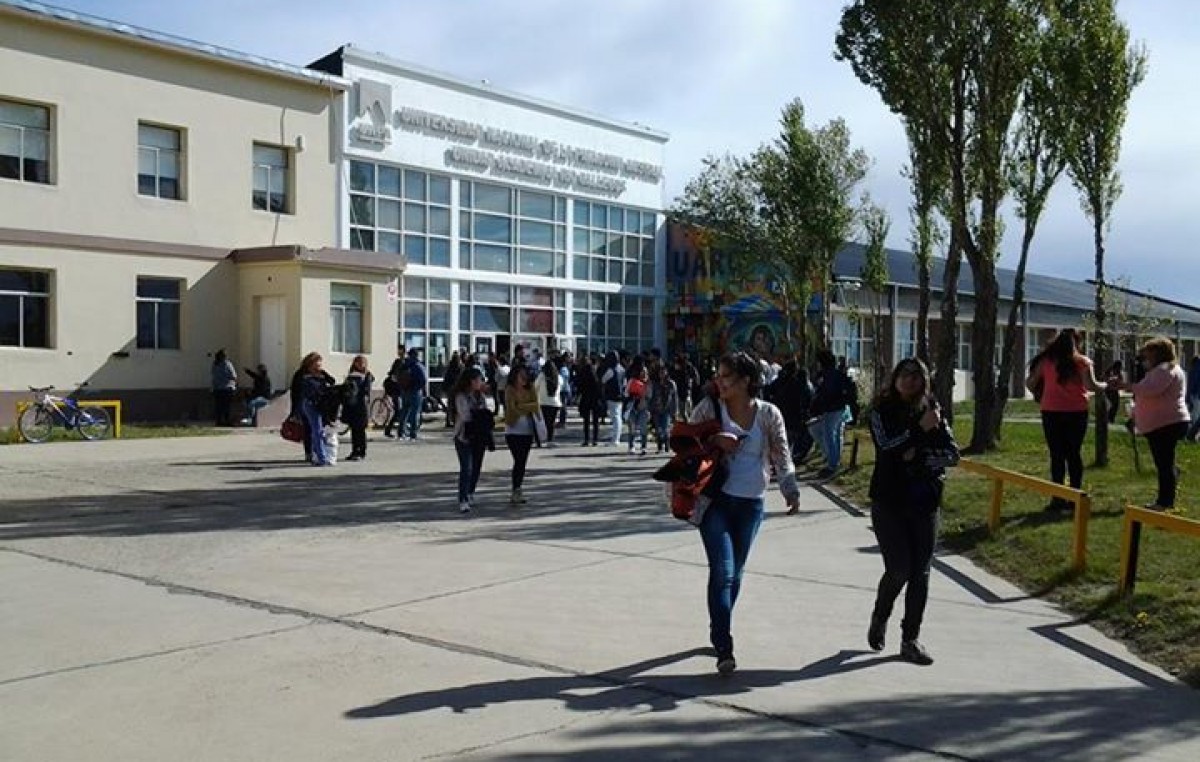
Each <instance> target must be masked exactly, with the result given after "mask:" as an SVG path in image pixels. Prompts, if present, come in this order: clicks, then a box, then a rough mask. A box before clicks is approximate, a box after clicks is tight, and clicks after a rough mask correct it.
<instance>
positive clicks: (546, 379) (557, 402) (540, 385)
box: [533, 360, 563, 445]
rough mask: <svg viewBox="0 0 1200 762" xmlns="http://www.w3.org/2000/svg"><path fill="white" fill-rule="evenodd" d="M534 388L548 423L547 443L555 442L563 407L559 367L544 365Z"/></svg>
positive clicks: (547, 361) (550, 362) (550, 364)
mask: <svg viewBox="0 0 1200 762" xmlns="http://www.w3.org/2000/svg"><path fill="white" fill-rule="evenodd" d="M533 386H534V388H535V389H537V395H538V404H539V405H540V406H541V408H542V419H543V420H545V421H546V441H545V442H544V443H543V444H547V445H548V444H550V443H552V442H553V441H554V424H555V423H556V422H557V421H558V411H559V409H560V408H561V407H562V404H563V401H562V377H561V376H560V375H559V374H558V366H556V365H555V364H554V363H553V362H552V361H550V360H546V361H545V362H544V363H542V372H541V373H538V375H537V380H536V381H534V383H533Z"/></svg>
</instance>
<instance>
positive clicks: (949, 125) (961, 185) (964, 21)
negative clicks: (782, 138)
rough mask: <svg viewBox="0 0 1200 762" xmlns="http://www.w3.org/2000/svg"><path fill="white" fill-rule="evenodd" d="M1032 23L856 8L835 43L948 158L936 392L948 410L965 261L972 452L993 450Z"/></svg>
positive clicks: (922, 0) (1011, 8)
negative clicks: (1008, 243)
mask: <svg viewBox="0 0 1200 762" xmlns="http://www.w3.org/2000/svg"><path fill="white" fill-rule="evenodd" d="M1035 19H1036V16H1035V14H1034V12H1033V9H1032V6H1031V5H1030V4H1029V3H1028V2H1026V1H1025V0H943V1H942V2H934V1H933V0H910V1H908V2H904V3H897V2H891V1H890V0H857V2H855V3H853V4H852V5H850V6H848V7H847V8H846V10H845V11H844V12H843V16H842V26H841V29H840V31H839V34H838V38H837V48H838V54H839V56H840V57H842V58H844V59H846V60H848V61H850V63H851V66H852V67H853V68H854V70H855V73H856V74H857V75H858V77H859V79H860V80H862V81H863V82H864V83H866V84H868V85H871V86H872V87H874V88H875V89H876V90H878V91H879V92H880V95H881V96H882V97H883V100H884V102H885V103H886V104H888V106H889V107H891V108H892V110H893V111H895V112H896V113H898V114H900V116H901V117H902V118H904V119H905V120H906V122H910V123H912V124H914V125H921V126H923V127H924V128H925V129H927V130H928V131H929V134H930V135H931V136H932V141H931V143H932V145H931V150H933V151H944V152H945V156H946V166H947V167H948V170H949V177H950V182H949V200H948V212H949V213H948V217H949V221H950V248H949V251H948V253H947V266H946V278H945V284H944V288H945V290H944V292H943V301H942V324H943V332H942V333H943V335H942V340H941V342H939V347H938V352H937V363H936V365H937V377H936V380H935V390H936V392H937V393H938V396H939V398H940V399H941V401H942V403H943V405H946V406H947V407H948V403H949V401H950V399H949V398H950V396H951V395H952V391H953V369H954V365H955V358H954V355H955V354H956V353H957V330H956V325H955V322H956V321H957V313H958V309H957V278H958V271H959V268H960V266H961V264H960V263H961V258H963V257H965V258H966V260H967V262H968V263H969V265H970V267H971V272H972V276H973V280H974V287H975V317H974V321H973V332H972V351H971V357H972V366H973V372H974V381H975V421H974V429H973V431H972V436H971V444H970V447H969V448H968V450H970V451H981V450H984V449H988V448H990V447H993V446H994V445H995V421H994V420H993V409H994V407H995V399H996V394H995V377H994V370H995V359H996V358H995V335H996V318H997V309H998V307H997V306H998V303H999V283H998V280H997V277H996V261H997V258H998V253H999V243H1000V236H1001V232H1002V228H1001V224H1000V218H999V212H1000V207H1001V204H1002V202H1003V200H1004V197H1005V194H1006V193H1007V183H1006V180H1005V177H1004V172H1003V167H1004V162H1005V154H1006V150H1007V147H1008V131H1009V127H1010V124H1011V122H1012V119H1013V115H1014V113H1015V111H1016V105H1017V100H1018V96H1019V94H1020V91H1021V87H1022V85H1023V83H1024V78H1025V76H1026V71H1027V66H1026V63H1027V58H1028V55H1029V43H1030V39H1031V37H1032V32H1033V30H1034V28H1035V24H1034V22H1035ZM910 137H911V130H910Z"/></svg>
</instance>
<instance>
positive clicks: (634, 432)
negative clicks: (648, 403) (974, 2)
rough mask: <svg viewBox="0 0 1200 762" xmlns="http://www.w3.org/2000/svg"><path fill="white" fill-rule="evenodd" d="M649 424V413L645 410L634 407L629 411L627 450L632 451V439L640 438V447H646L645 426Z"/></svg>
mask: <svg viewBox="0 0 1200 762" xmlns="http://www.w3.org/2000/svg"><path fill="white" fill-rule="evenodd" d="M649 424H650V414H649V413H647V412H646V411H645V410H638V409H637V408H634V409H633V410H630V411H629V451H630V452H633V440H634V439H637V438H640V439H641V440H642V449H643V450H645V449H646V427H647V426H649Z"/></svg>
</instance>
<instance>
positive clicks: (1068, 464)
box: [1025, 328, 1108, 511]
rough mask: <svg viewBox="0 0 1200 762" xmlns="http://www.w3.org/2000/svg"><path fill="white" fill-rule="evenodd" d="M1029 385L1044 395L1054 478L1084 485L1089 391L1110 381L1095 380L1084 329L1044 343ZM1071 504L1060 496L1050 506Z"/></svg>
mask: <svg viewBox="0 0 1200 762" xmlns="http://www.w3.org/2000/svg"><path fill="white" fill-rule="evenodd" d="M1025 386H1026V388H1028V389H1029V391H1031V392H1033V396H1034V399H1037V400H1039V401H1040V405H1041V411H1042V432H1043V433H1044V434H1045V436H1046V449H1048V450H1049V451H1050V481H1052V482H1054V483H1055V484H1062V482H1063V476H1064V475H1065V476H1067V478H1068V479H1069V480H1070V485H1071V488H1072V489H1079V488H1080V487H1081V486H1082V485H1083V456H1082V454H1081V450H1082V449H1083V438H1084V436H1086V435H1087V428H1088V392H1089V391H1090V392H1104V391H1105V390H1106V389H1107V388H1108V387H1107V386H1106V385H1105V384H1102V383H1100V382H1098V381H1097V380H1096V374H1095V371H1094V370H1093V369H1092V361H1091V360H1089V359H1088V358H1087V357H1085V356H1083V354H1081V353H1080V351H1079V334H1078V332H1076V330H1075V329H1074V328H1064V329H1062V330H1061V331H1059V332H1058V335H1057V336H1055V337H1054V340H1053V341H1051V342H1050V343H1049V344H1048V345H1047V346H1046V348H1045V349H1043V350H1042V351H1041V352H1039V353H1038V354H1037V355H1035V356H1034V358H1033V360H1032V361H1031V362H1030V363H1029V376H1028V377H1027V378H1026V379H1025ZM1070 509H1071V503H1070V502H1068V501H1066V500H1063V499H1062V498H1059V497H1056V498H1054V499H1052V500H1051V501H1050V504H1049V505H1047V506H1046V510H1048V511H1065V510H1070Z"/></svg>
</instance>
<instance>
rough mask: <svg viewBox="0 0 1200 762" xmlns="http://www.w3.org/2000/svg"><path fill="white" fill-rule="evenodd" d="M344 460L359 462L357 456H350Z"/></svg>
mask: <svg viewBox="0 0 1200 762" xmlns="http://www.w3.org/2000/svg"><path fill="white" fill-rule="evenodd" d="M346 460H359V457H358V455H357V454H354V455H351V456H350V457H349V458H346Z"/></svg>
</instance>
